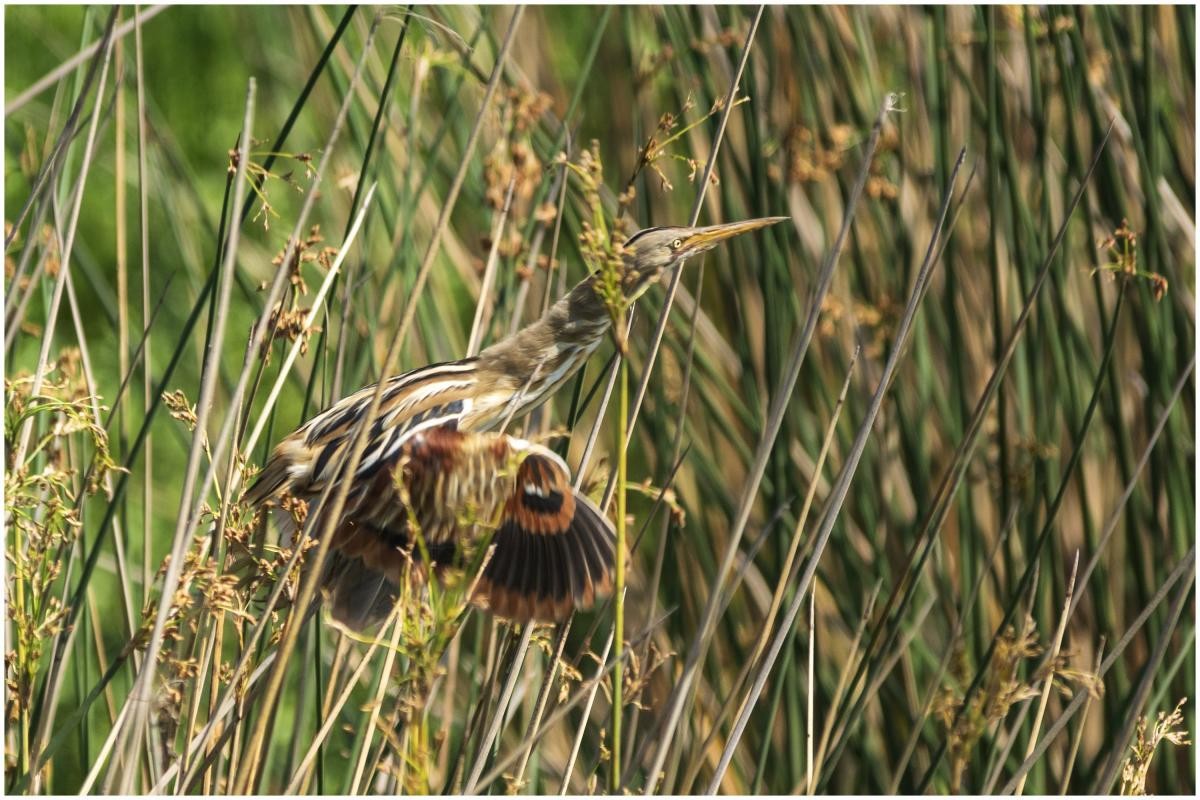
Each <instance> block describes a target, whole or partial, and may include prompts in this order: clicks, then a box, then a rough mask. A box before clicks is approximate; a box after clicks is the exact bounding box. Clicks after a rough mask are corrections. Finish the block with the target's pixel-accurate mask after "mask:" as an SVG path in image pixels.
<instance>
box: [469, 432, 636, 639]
mask: <svg viewBox="0 0 1200 800" xmlns="http://www.w3.org/2000/svg"><path fill="white" fill-rule="evenodd" d="M492 543H493V544H494V545H495V546H496V550H495V552H494V553H493V555H492V559H491V561H490V562H488V565H487V567H486V568H485V569H484V572H483V576H482V578H481V579H480V581H479V585H478V588H477V590H476V598H475V599H476V600H477V601H478V602H481V603H482V604H486V605H487V607H488V608H489V609H491V611H492V612H493V613H495V614H498V615H499V616H502V617H508V618H509V619H513V620H517V621H520V622H527V621H529V620H541V621H553V620H561V619H564V618H565V617H566V616H567V614H569V613H570V612H571V611H572V610H573V609H585V608H588V607H589V606H591V605H592V603H594V602H595V600H596V598H597V597H601V596H605V595H607V594H608V593H609V592H611V591H612V571H613V564H614V560H615V557H616V556H615V554H616V537H615V535H614V533H613V528H612V524H611V523H610V522H609V521H608V519H607V518H606V517H605V516H604V514H602V513H601V511H600V509H599V508H597V507H596V506H595V505H594V504H593V503H592V501H591V500H589V499H587V497H585V496H583V495H582V494H579V493H577V492H575V491H574V490H573V489H572V488H571V486H570V480H569V474H568V473H567V472H566V469H565V465H564V464H562V462H561V460H559V459H558V457H557V456H555V455H553V454H552V453H550V452H549V451H546V452H545V453H534V454H531V455H530V456H528V457H527V458H526V459H525V460H524V461H523V462H522V464H521V467H520V468H519V470H518V473H517V491H516V493H515V494H514V496H513V497H512V498H511V499H510V500H509V502H508V504H507V505H506V507H505V511H504V514H503V515H502V517H501V520H500V527H499V529H498V530H497V531H496V535H495V536H494V537H493V539H492Z"/></svg>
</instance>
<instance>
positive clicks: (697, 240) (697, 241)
mask: <svg viewBox="0 0 1200 800" xmlns="http://www.w3.org/2000/svg"><path fill="white" fill-rule="evenodd" d="M786 219H791V217H760V218H758V219H747V220H743V221H741V222H729V223H726V224H724V225H709V226H707V227H704V228H696V229H695V233H693V234H692V235H690V236H688V237H687V239H685V240H684V242H683V247H681V248H680V250H683V251H689V250H695V249H698V250H707V249H709V248H710V247H714V246H715V245H716V244H717V243H719V242H723V241H725V240H726V239H732V238H733V237H734V236H740V235H741V234H743V233H749V232H750V231H756V230H758V229H759V228H766V227H767V226H769V225H774V224H775V223H777V222H783V221H784V220H786Z"/></svg>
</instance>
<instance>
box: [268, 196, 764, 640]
mask: <svg viewBox="0 0 1200 800" xmlns="http://www.w3.org/2000/svg"><path fill="white" fill-rule="evenodd" d="M783 219H786V218H785V217H767V218H762V219H752V220H747V221H744V222H735V223H730V224H725V225H710V226H707V227H699V228H684V227H659V228H647V229H645V230H642V231H639V232H637V233H635V234H634V235H633V236H631V237H630V238H629V239H628V240H627V241H626V242H625V243H624V245H623V247H622V252H623V256H622V258H623V265H624V267H623V268H624V273H623V275H622V276H621V291H622V294H623V296H624V300H625V302H626V303H632V302H634V301H635V300H636V299H637V298H638V297H640V296H641V295H642V294H643V293H644V292H645V291H646V290H647V289H648V288H649V287H650V285H651V284H653V283H654V282H655V281H656V280H657V279H658V278H659V277H660V276H661V275H662V274H663V272H664V271H665V270H666V269H667V268H669V267H671V266H673V265H675V264H680V263H682V262H684V261H686V260H687V259H689V258H691V257H693V256H696V255H698V254H700V253H703V252H705V251H707V250H710V249H712V248H713V247H715V246H716V245H717V244H718V243H720V242H722V241H724V240H726V239H729V238H730V237H733V236H737V235H738V234H742V233H747V232H749V231H753V230H757V229H759V228H763V227H766V226H767V225H773V224H775V223H776V222H780V221H781V220H783ZM611 324H612V317H611V315H610V313H609V310H608V308H607V306H606V305H605V303H604V302H603V300H602V299H601V297H600V296H599V294H598V292H597V288H596V275H595V274H593V275H591V276H589V277H587V278H584V279H583V280H582V281H580V282H579V283H578V284H577V285H576V286H575V287H574V288H573V289H571V291H570V292H568V293H567V295H566V296H564V297H563V298H561V299H560V300H558V302H556V303H555V304H554V305H552V306H551V307H550V308H549V309H548V310H547V311H546V313H545V314H544V315H543V316H542V318H541V319H539V320H537V321H536V322H534V323H532V324H530V325H528V326H527V327H525V328H523V329H521V330H520V331H517V332H516V333H514V334H512V335H511V336H508V337H507V338H505V339H503V340H501V341H499V342H497V343H495V344H493V345H491V346H490V347H488V348H486V349H484V350H483V351H482V352H480V353H479V355H477V356H474V357H471V358H464V359H461V360H459V361H451V362H446V363H441V364H431V365H429V366H426V367H421V368H419V369H415V370H412V371H411V372H407V373H405V374H403V375H398V376H396V377H391V378H387V379H386V385H385V387H384V389H383V393H382V399H381V405H380V408H379V413H378V416H377V417H376V419H375V420H374V422H373V423H372V424H371V427H370V431H369V433H368V437H369V440H368V444H367V448H366V450H365V451H364V454H363V456H362V459H361V463H360V464H359V466H358V469H357V471H356V472H355V473H354V475H352V476H350V477H349V480H350V481H351V484H350V488H349V494H348V496H347V500H346V504H345V507H344V510H343V513H342V516H341V518H340V519H339V520H338V521H337V523H336V525H335V526H334V528H333V533H332V536H333V539H332V541H331V542H330V554H329V563H328V565H327V569H326V571H325V574H324V583H323V590H324V593H325V595H326V597H327V598H328V599H329V600H330V602H331V612H332V616H333V617H334V619H336V620H338V621H339V622H341V623H343V624H345V625H347V626H349V627H351V628H355V629H360V630H361V629H363V628H365V627H367V626H369V625H372V624H374V623H375V622H378V621H380V620H381V619H383V618H384V617H385V616H386V615H387V614H388V613H389V612H390V611H391V609H392V606H393V605H394V603H395V602H396V597H397V594H398V586H399V581H400V578H401V575H402V573H401V570H403V569H404V568H405V564H406V563H410V562H409V561H408V559H410V558H411V559H413V560H414V561H417V562H419V559H420V556H419V555H418V553H416V552H414V551H416V550H419V548H416V547H414V535H413V534H414V533H415V532H416V531H417V530H419V532H420V534H421V537H422V539H423V541H424V543H425V545H426V547H425V552H426V553H427V554H428V557H429V560H430V561H432V562H433V566H435V567H438V568H440V567H444V566H446V565H448V564H452V563H453V562H454V558H455V554H456V552H457V551H458V546H459V545H460V544H462V543H465V542H467V541H477V540H478V537H480V536H481V533H482V531H484V530H486V529H487V528H488V527H489V525H488V523H489V522H490V523H491V524H494V525H495V532H494V536H493V538H492V543H493V544H494V545H495V550H494V552H493V554H492V557H491V559H490V561H489V562H488V563H487V566H486V567H485V568H484V571H483V575H482V576H481V578H480V580H479V582H478V584H477V589H476V592H475V594H474V596H473V597H472V601H473V602H475V603H476V604H477V605H483V606H486V607H487V608H488V609H490V610H491V611H492V612H493V613H495V614H497V615H500V616H503V617H508V618H511V619H514V620H518V621H528V620H531V619H537V620H558V619H562V618H563V617H565V616H566V614H567V613H569V612H570V611H571V610H572V609H574V608H586V607H588V606H590V605H591V604H592V602H593V601H594V599H595V598H596V597H598V596H602V595H604V594H605V593H606V592H608V591H609V590H610V589H611V582H612V581H611V573H612V569H613V564H614V557H615V536H614V533H613V526H612V524H611V523H610V522H609V521H608V519H606V518H605V516H604V514H603V513H601V511H600V509H598V508H597V507H596V506H595V505H594V504H593V503H592V502H591V501H590V500H588V499H587V498H586V497H584V496H583V495H582V494H580V493H578V492H576V491H575V490H574V489H573V488H572V487H571V475H570V471H569V470H568V468H567V465H566V464H565V463H564V462H563V460H562V459H561V458H559V457H558V456H557V455H556V454H555V453H553V452H552V451H551V450H549V449H547V448H545V447H543V446H541V445H538V444H533V443H531V442H527V441H525V440H523V439H519V438H517V437H515V436H509V435H506V434H503V433H497V432H489V429H491V428H494V427H496V426H498V425H499V424H500V423H501V422H502V421H504V420H506V419H511V418H514V417H517V416H520V415H521V414H523V413H525V412H527V411H529V410H531V409H532V408H534V407H535V406H537V405H539V404H540V403H542V402H543V401H544V400H545V399H546V398H548V397H549V396H550V395H551V394H553V393H554V392H555V391H556V390H557V389H558V388H559V387H560V386H562V385H563V383H564V382H565V381H567V379H569V378H570V377H571V376H572V375H574V374H575V372H576V371H578V370H579V368H580V367H581V366H582V365H583V363H584V362H585V361H586V360H587V358H588V356H590V355H591V354H592V353H593V352H594V351H595V350H596V348H597V347H599V346H600V343H601V341H602V340H603V338H604V336H605V334H606V333H607V332H608V330H609V327H610V326H611ZM375 389H376V387H375V386H374V385H372V386H367V387H365V388H363V389H360V390H359V391H357V392H355V393H354V394H352V395H349V396H348V397H345V398H343V399H342V400H340V401H338V402H337V403H335V404H334V405H333V406H332V407H331V408H329V409H327V410H325V411H323V412H322V413H320V414H318V415H317V416H315V417H313V418H312V419H311V420H309V421H308V422H307V423H305V424H304V425H303V426H301V427H300V428H299V429H297V430H296V431H295V432H293V433H292V434H290V435H289V436H287V437H286V438H285V439H284V440H283V441H282V442H280V443H279V445H278V446H277V447H276V448H275V450H274V452H273V453H272V455H271V458H270V460H269V461H268V462H267V464H266V466H265V467H264V468H263V470H262V473H261V475H260V476H259V478H258V480H257V482H256V483H255V484H254V486H252V487H251V488H250V490H249V491H248V493H247V498H248V499H249V501H250V502H251V503H255V504H259V505H263V506H270V505H273V504H274V503H276V502H278V501H279V499H280V498H281V497H283V496H285V495H286V496H290V497H291V498H293V499H296V500H300V501H302V502H306V503H312V502H313V501H315V500H316V498H317V497H318V496H319V495H320V493H321V492H322V490H323V489H324V488H325V487H326V485H327V482H328V481H330V480H334V479H336V477H337V476H338V474H339V472H340V470H341V462H342V460H343V458H344V457H345V456H346V454H347V453H348V452H349V449H350V445H351V440H352V437H353V435H354V431H355V429H356V423H357V422H358V421H359V420H360V419H362V418H363V417H364V416H365V415H366V414H367V411H368V409H369V407H370V405H371V401H372V398H373V396H374V393H375ZM318 513H319V512H318ZM414 524H415V525H416V526H417V527H416V529H415V530H414V527H413V526H414ZM310 529H311V530H316V531H320V530H323V529H324V527H323V526H322V525H321V521H320V520H316V521H315V524H314V526H313V527H312V528H310Z"/></svg>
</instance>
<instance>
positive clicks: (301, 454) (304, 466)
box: [246, 359, 477, 504]
mask: <svg viewBox="0 0 1200 800" xmlns="http://www.w3.org/2000/svg"><path fill="white" fill-rule="evenodd" d="M476 382H477V375H476V363H475V359H465V360H463V361H453V362H448V363H443V364H431V365H429V366H427V367H422V368H420V369H416V370H413V371H411V372H407V373H405V374H403V375H399V376H397V377H394V378H388V379H387V382H386V385H385V386H384V390H383V397H382V398H381V400H380V405H379V414H378V416H376V418H375V420H374V422H373V423H372V424H371V428H370V431H369V432H368V434H367V445H366V449H365V450H364V451H363V456H362V460H361V461H360V462H359V465H358V469H357V471H356V472H355V474H354V475H353V476H352V477H351V478H350V480H351V492H352V496H353V495H355V494H357V493H358V492H359V491H361V490H362V489H364V488H366V487H368V486H370V485H372V484H373V483H374V482H375V481H374V478H375V477H376V476H377V475H378V474H379V473H380V471H381V469H382V470H383V471H386V470H387V468H388V467H389V466H392V465H394V464H395V461H396V459H397V458H398V457H399V454H400V448H401V447H402V446H403V444H404V442H405V441H406V440H407V438H408V437H409V436H411V435H412V434H414V433H416V432H418V431H421V430H427V429H429V428H434V427H439V426H443V425H451V426H457V424H458V423H459V421H460V420H461V419H462V418H463V417H464V416H466V415H468V414H469V413H470V412H471V410H472V407H473V406H474V404H475V396H476V394H477V392H476ZM375 388H376V385H375V384H372V385H371V386H367V387H365V388H363V389H360V390H358V391H357V392H355V393H354V394H352V395H349V396H347V397H344V398H342V399H341V400H339V401H338V402H337V403H335V404H334V405H333V406H331V407H330V408H328V409H326V410H325V411H323V412H321V413H320V414H318V415H317V416H315V417H313V418H312V419H311V420H309V421H308V422H306V423H305V424H304V425H303V426H301V427H300V428H299V429H297V430H296V431H295V432H294V433H292V434H291V435H290V436H288V437H287V438H285V439H284V440H283V441H282V442H280V443H279V445H278V446H277V447H276V448H275V451H274V452H273V453H272V454H271V458H270V459H269V460H268V462H267V464H266V465H265V466H264V467H263V470H262V472H261V473H260V475H259V478H258V480H257V482H256V483H255V484H254V486H252V487H251V488H250V489H249V490H248V492H247V496H246V497H247V500H248V501H249V502H250V503H253V504H260V503H263V502H264V501H266V500H268V499H270V498H272V497H275V496H276V495H278V494H279V493H280V492H281V491H283V490H284V489H286V490H287V491H288V492H290V493H291V494H293V495H296V496H299V497H311V496H313V495H315V494H318V493H320V492H321V491H322V490H323V489H324V488H325V485H326V483H327V481H329V480H331V479H333V478H334V477H335V476H336V475H337V474H338V473H339V472H340V470H341V469H342V461H343V459H344V458H345V457H347V456H348V455H349V451H350V445H351V444H352V443H353V438H354V435H355V431H356V429H357V427H358V422H359V420H361V419H363V418H364V417H366V415H367V412H368V410H369V409H370V407H371V400H372V398H373V397H374V395H375Z"/></svg>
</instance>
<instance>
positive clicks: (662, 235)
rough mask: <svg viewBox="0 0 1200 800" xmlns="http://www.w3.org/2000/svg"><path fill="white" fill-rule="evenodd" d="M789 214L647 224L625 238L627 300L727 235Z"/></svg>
mask: <svg viewBox="0 0 1200 800" xmlns="http://www.w3.org/2000/svg"><path fill="white" fill-rule="evenodd" d="M785 219H788V217H762V218H759V219H748V220H744V221H742V222H729V223H726V224H724V225H706V226H704V227H701V228H675V227H664V228H646V229H645V230H640V231H638V232H637V233H635V234H634V235H633V236H630V237H629V239H627V240H626V241H625V244H624V250H625V279H624V281H623V286H622V289H623V291H624V294H625V298H626V300H628V301H629V302H633V301H634V300H636V299H637V298H639V297H641V296H642V293H643V292H645V291H646V289H648V288H649V287H650V285H651V284H653V283H654V282H655V281H656V280H658V278H659V276H661V275H662V274H663V272H664V271H665V270H666V269H667V268H668V267H671V266H673V265H675V264H682V263H683V262H684V261H686V260H687V259H689V258H691V257H692V256H697V255H700V254H701V253H704V252H707V251H708V250H711V249H713V248H714V247H716V246H717V245H718V244H720V243H721V242H723V241H725V240H726V239H731V238H733V237H734V236H738V235H739V234H743V233H749V232H750V231H756V230H758V229H759V228H765V227H767V226H768V225H774V224H775V223H777V222H782V221H783V220H785Z"/></svg>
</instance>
